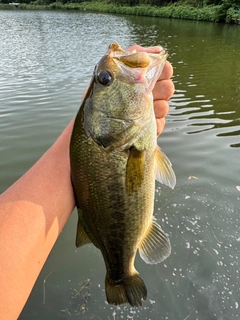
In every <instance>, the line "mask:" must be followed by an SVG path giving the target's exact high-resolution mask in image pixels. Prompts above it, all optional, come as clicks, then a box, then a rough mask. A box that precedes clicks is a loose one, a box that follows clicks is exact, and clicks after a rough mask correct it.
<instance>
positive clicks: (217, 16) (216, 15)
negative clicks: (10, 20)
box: [0, 0, 240, 24]
mask: <svg viewBox="0 0 240 320" xmlns="http://www.w3.org/2000/svg"><path fill="white" fill-rule="evenodd" d="M42 3H43V0H37V1H35V2H32V3H31V4H20V5H19V7H18V8H19V9H55V10H82V11H93V12H105V13H117V14H125V15H137V16H151V17H162V18H176V19H189V20H202V21H212V22H218V21H224V22H227V23H238V24H240V12H235V11H234V9H233V8H230V9H228V10H227V11H225V8H224V6H223V5H219V6H213V5H211V6H203V7H201V8H197V7H194V6H193V5H190V4H179V3H175V4H171V5H168V6H162V7H158V6H150V5H141V6H133V7H129V6H117V5H114V4H112V3H108V2H107V1H93V2H81V3H71V2H68V3H66V4H63V3H62V2H53V3H51V4H49V5H45V4H42ZM188 3H191V1H189V2H188ZM0 9H15V7H13V6H10V5H3V4H0Z"/></svg>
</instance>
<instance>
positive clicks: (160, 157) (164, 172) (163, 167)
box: [154, 147, 176, 189]
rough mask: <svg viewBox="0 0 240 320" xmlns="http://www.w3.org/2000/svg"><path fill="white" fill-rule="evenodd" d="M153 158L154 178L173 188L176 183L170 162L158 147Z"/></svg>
mask: <svg viewBox="0 0 240 320" xmlns="http://www.w3.org/2000/svg"><path fill="white" fill-rule="evenodd" d="M154 160H155V171H156V180H157V181H159V182H160V183H162V184H165V185H167V186H168V187H170V188H172V189H173V188H174V187H175V184H176V176H175V173H174V171H173V169H172V164H171V162H170V161H169V159H168V158H167V156H166V155H165V154H164V153H163V152H162V150H161V149H160V148H159V147H157V148H156V150H155V158H154Z"/></svg>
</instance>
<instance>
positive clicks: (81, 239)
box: [76, 209, 92, 247]
mask: <svg viewBox="0 0 240 320" xmlns="http://www.w3.org/2000/svg"><path fill="white" fill-rule="evenodd" d="M78 210H79V209H78ZM91 242H92V241H91V240H90V239H89V237H88V235H87V234H86V231H85V230H84V228H83V226H82V225H81V223H80V219H78V224H77V236H76V246H77V247H81V246H83V245H84V244H87V243H91Z"/></svg>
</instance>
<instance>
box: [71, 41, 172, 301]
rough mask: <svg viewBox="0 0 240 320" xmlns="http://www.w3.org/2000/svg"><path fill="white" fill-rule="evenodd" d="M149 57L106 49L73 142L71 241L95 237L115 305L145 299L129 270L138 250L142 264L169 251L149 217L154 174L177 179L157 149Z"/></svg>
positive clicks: (155, 260) (167, 179)
mask: <svg viewBox="0 0 240 320" xmlns="http://www.w3.org/2000/svg"><path fill="white" fill-rule="evenodd" d="M116 57H117V59H120V60H121V61H120V67H119V64H118V61H117V63H116V62H115V61H113V60H114V59H115V60H116ZM151 59H152V58H151V57H150V58H149V56H148V55H146V54H145V55H141V54H140V55H138V54H134V53H133V54H128V53H126V52H124V51H123V50H122V49H121V48H120V47H119V46H118V45H117V44H113V45H111V46H110V49H109V51H108V53H107V55H106V56H104V57H103V59H102V60H101V61H100V62H99V64H98V65H97V67H96V69H95V72H94V75H93V79H92V82H91V85H90V88H89V90H88V93H87V95H86V97H85V99H84V101H83V104H82V106H81V108H80V110H79V112H78V114H77V117H76V120H75V125H74V129H73V133H72V138H71V144H70V160H71V175H72V183H73V188H74V192H75V198H76V204H77V207H78V213H79V222H78V230H77V239H76V245H77V246H78V247H79V246H81V245H83V244H86V243H90V242H92V243H93V244H94V245H95V246H96V247H98V248H99V249H100V250H101V252H102V255H103V258H104V261H105V264H106V269H107V274H106V280H105V284H106V295H107V300H108V302H109V303H112V304H121V303H126V302H128V303H130V304H131V305H132V306H140V305H141V300H142V299H146V296H147V289H146V287H145V284H144V282H143V280H142V279H141V278H140V276H139V275H138V273H137V271H136V269H135V267H134V260H135V256H136V253H137V250H138V249H139V251H140V255H141V257H142V258H143V259H144V260H145V261H146V262H147V263H158V262H160V261H162V260H163V259H165V258H166V257H167V256H168V255H169V254H170V243H169V240H168V237H167V236H166V235H165V234H164V232H163V231H162V230H161V228H160V226H159V225H158V224H157V223H156V222H155V221H154V220H153V205H154V192H155V179H156V178H157V179H158V180H160V181H161V182H164V183H166V184H168V185H170V186H173V184H174V183H175V176H174V174H173V171H172V169H171V165H170V162H169V161H168V159H167V158H166V157H165V156H164V154H163V153H162V152H161V151H160V149H159V148H158V147H157V142H156V121H155V116H154V110H153V102H152V96H151V94H150V91H151V89H152V86H153V85H154V81H153V82H152V84H151V85H148V87H147V88H146V85H145V84H144V81H145V80H144V79H145V74H144V70H146V68H147V67H148V66H149V64H150V62H151V61H150V60H151ZM159 65H160V62H159ZM159 65H158V67H159V68H160V66H159ZM129 68H130V72H129ZM125 69H126V70H125ZM146 72H147V71H146ZM136 74H137V75H136ZM155 74H156V71H155ZM155 77H156V75H155ZM112 78H113V79H112ZM155 81H156V79H155Z"/></svg>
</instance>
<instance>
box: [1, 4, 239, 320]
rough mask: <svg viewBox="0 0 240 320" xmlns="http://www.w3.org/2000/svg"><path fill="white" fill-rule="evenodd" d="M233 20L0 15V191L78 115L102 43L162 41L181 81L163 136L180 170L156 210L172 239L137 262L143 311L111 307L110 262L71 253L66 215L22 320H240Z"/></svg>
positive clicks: (71, 226)
mask: <svg viewBox="0 0 240 320" xmlns="http://www.w3.org/2000/svg"><path fill="white" fill-rule="evenodd" d="M239 40H240V28H239V26H235V25H233V26H231V25H223V24H213V23H206V22H195V21H181V20H173V19H157V18H147V17H131V16H114V15H103V14H93V13H76V12H48V11H33V12H32V11H18V10H15V11H0V43H1V45H0V57H1V59H0V134H1V139H0V155H1V156H0V172H1V173H0V174H1V185H0V188H1V192H2V191H4V190H5V189H6V188H7V187H8V186H10V185H11V183H13V182H14V181H15V180H16V179H17V178H19V177H20V176H21V175H22V174H23V173H24V172H25V171H26V170H28V168H29V167H30V166H31V165H32V164H33V163H34V162H35V161H36V160H37V159H38V158H39V157H40V156H41V155H42V154H43V153H44V151H46V150H47V148H49V147H50V146H51V144H52V143H53V142H54V141H55V139H56V138H57V136H58V135H59V134H60V133H61V131H62V130H63V128H64V127H65V126H66V125H67V124H68V122H69V121H70V120H71V119H72V118H73V116H74V115H75V114H76V112H77V110H78V108H79V104H80V99H81V94H82V92H83V90H84V88H85V87H86V85H87V83H88V82H89V80H90V77H91V73H92V70H93V67H94V64H95V63H96V62H97V61H98V60H99V59H100V57H101V56H102V55H103V54H104V52H105V51H106V49H107V46H108V44H109V43H111V42H113V41H118V42H119V43H120V44H121V45H122V46H123V47H124V48H126V47H128V46H130V45H132V44H134V43H138V44H141V45H146V46H150V45H156V44H161V45H163V46H164V47H165V48H166V49H167V50H168V52H169V60H170V61H171V63H172V64H173V66H174V78H173V81H174V83H175V86H176V92H175V95H174V97H173V98H172V99H171V101H170V106H171V108H170V113H169V115H168V117H167V125H166V128H165V131H164V133H163V134H162V135H161V136H160V137H159V139H158V142H159V145H160V146H161V147H162V149H163V150H164V152H165V153H166V154H167V155H168V157H169V158H170V159H171V161H172V163H173V167H174V170H175V172H176V175H177V185H176V188H175V190H174V191H172V190H171V189H168V188H167V187H164V186H160V185H157V188H156V203H155V215H156V218H157V220H158V221H159V222H160V223H161V225H162V227H163V229H164V230H165V231H166V232H167V233H168V234H169V237H170V240H171V243H172V254H171V256H170V257H169V258H168V259H167V260H166V261H164V262H163V263H162V264H159V265H154V266H150V265H146V264H145V263H144V262H143V261H141V259H140V258H139V257H137V259H136V267H137V269H138V271H139V272H140V273H141V275H142V277H143V278H144V281H145V282H146V285H147V287H148V300H147V301H146V302H144V304H143V307H142V308H141V309H133V308H130V307H129V306H124V307H121V308H115V307H113V306H109V305H107V304H106V299H105V292H104V278H105V267H104V263H103V260H102V257H101V254H100V252H99V251H98V250H97V249H95V248H94V247H93V246H85V247H83V248H81V249H78V250H77V249H76V248H75V246H74V242H75V230H76V218H77V215H76V212H74V214H73V215H72V217H71V218H70V220H69V222H68V224H67V225H66V227H65V229H64V231H63V232H62V234H61V236H60V238H59V240H58V241H57V243H56V245H55V247H54V249H53V250H52V252H51V254H50V256H49V258H48V260H47V263H46V265H45V266H44V268H43V270H42V272H41V274H40V276H39V278H38V280H37V282H36V285H35V287H34V289H33V291H32V294H31V296H30V298H29V300H28V302H27V304H26V306H25V308H24V310H23V312H22V314H21V316H20V318H19V319H20V320H25V319H51V320H53V319H104V320H106V319H111V320H115V319H124V320H126V319H144V320H145V319H146V320H147V319H151V320H157V319H170V320H178V319H179V320H183V319H193V320H196V319H199V320H213V319H224V320H225V319H226V320H232V319H239V315H240V312H239V303H240V298H239V297H240V292H239V286H240V279H239V255H240V223H239V204H240V192H239V191H238V190H237V188H236V186H239V185H240V175H239V159H240V156H239V147H240V108H239V105H240V81H239V78H240V56H239V52H240V41H239Z"/></svg>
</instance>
